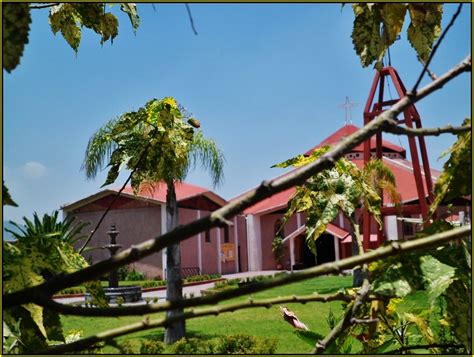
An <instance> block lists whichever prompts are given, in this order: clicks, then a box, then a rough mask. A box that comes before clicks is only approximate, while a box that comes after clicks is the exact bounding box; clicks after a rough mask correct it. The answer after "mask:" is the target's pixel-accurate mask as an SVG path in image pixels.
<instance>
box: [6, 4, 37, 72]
mask: <svg viewBox="0 0 474 357" xmlns="http://www.w3.org/2000/svg"><path fill="white" fill-rule="evenodd" d="M30 23H31V15H30V8H29V4H28V3H16V4H14V3H2V25H3V27H2V29H3V33H2V34H3V46H2V50H3V51H2V52H3V53H2V59H3V68H4V69H5V70H6V71H7V72H11V71H12V70H14V69H15V68H16V66H18V64H19V63H20V58H21V56H22V55H23V50H24V48H25V45H26V44H27V43H28V33H29V31H30Z"/></svg>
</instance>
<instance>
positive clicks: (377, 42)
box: [351, 3, 383, 67]
mask: <svg viewBox="0 0 474 357" xmlns="http://www.w3.org/2000/svg"><path fill="white" fill-rule="evenodd" d="M378 6H379V4H373V5H369V4H361V3H360V4H353V5H352V9H353V11H354V15H355V19H354V27H353V30H352V36H351V37H352V43H353V45H354V49H355V51H356V53H357V55H358V56H359V58H360V60H361V63H362V66H363V67H367V66H368V65H370V64H371V63H372V62H374V61H375V60H380V59H381V52H382V55H383V51H382V39H381V37H380V24H381V22H382V18H381V16H380V12H379V7H378Z"/></svg>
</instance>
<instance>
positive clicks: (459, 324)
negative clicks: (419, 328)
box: [444, 281, 472, 351]
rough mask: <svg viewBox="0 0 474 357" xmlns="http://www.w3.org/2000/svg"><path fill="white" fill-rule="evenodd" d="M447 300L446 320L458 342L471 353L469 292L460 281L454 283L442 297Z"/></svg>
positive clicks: (470, 299)
mask: <svg viewBox="0 0 474 357" xmlns="http://www.w3.org/2000/svg"><path fill="white" fill-rule="evenodd" d="M444 296H445V297H446V300H447V306H448V309H447V311H446V320H447V321H448V323H449V325H450V326H451V327H452V329H453V331H454V333H455V335H456V337H457V338H458V340H459V341H460V342H461V343H462V344H463V345H464V346H465V348H466V350H467V351H471V345H470V342H471V341H470V340H471V338H470V333H469V331H470V330H471V327H472V325H471V319H472V313H471V301H472V298H470V297H471V290H470V289H468V288H466V287H465V286H464V284H462V283H461V282H460V281H455V282H454V283H453V284H451V285H450V286H449V288H448V289H447V290H446V293H445V295H444Z"/></svg>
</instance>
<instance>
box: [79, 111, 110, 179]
mask: <svg viewBox="0 0 474 357" xmlns="http://www.w3.org/2000/svg"><path fill="white" fill-rule="evenodd" d="M117 122H118V119H112V120H110V121H109V122H107V123H106V124H105V125H104V126H103V127H102V128H100V129H99V130H97V131H96V132H95V133H94V135H92V137H91V138H90V139H89V142H88V143H87V148H86V152H85V155H84V161H83V163H82V166H81V170H84V171H85V172H86V177H87V178H89V179H92V178H94V177H96V176H97V173H98V172H99V170H101V169H102V168H103V167H104V166H105V165H106V160H108V158H109V157H110V156H111V154H112V151H113V150H114V149H115V148H116V146H117V145H116V143H115V142H114V141H113V140H112V136H111V135H110V134H111V131H112V130H113V128H114V126H115V125H116V123H117Z"/></svg>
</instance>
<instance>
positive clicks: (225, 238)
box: [224, 227, 229, 243]
mask: <svg viewBox="0 0 474 357" xmlns="http://www.w3.org/2000/svg"><path fill="white" fill-rule="evenodd" d="M224 243H229V227H225V228H224Z"/></svg>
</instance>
